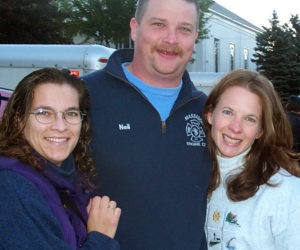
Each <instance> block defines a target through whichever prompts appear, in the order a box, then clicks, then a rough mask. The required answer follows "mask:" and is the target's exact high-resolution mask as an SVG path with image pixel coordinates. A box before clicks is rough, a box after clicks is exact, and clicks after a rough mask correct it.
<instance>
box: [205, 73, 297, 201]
mask: <svg viewBox="0 0 300 250" xmlns="http://www.w3.org/2000/svg"><path fill="white" fill-rule="evenodd" d="M232 86H240V87H244V88H246V89H248V90H249V91H251V92H252V93H254V94H256V95H257V96H258V97H259V98H260V100H261V104H262V110H263V112H262V131H263V134H262V136H261V137H260V138H259V139H257V140H255V142H254V143H253V145H252V147H251V150H250V151H249V153H248V154H247V155H246V156H245V165H244V168H243V170H242V171H241V172H240V173H238V174H235V175H232V176H229V177H228V178H227V180H226V184H227V195H228V197H229V198H230V199H231V200H233V201H242V200H246V199H248V198H250V197H252V196H253V195H254V194H255V193H256V192H257V191H258V189H259V186H260V185H263V184H267V185H271V184H269V183H268V181H269V179H270V177H271V176H273V175H274V174H275V173H277V172H278V171H279V169H280V167H282V168H284V169H286V170H287V171H288V172H289V173H291V174H292V175H295V176H298V177H300V170H299V166H298V163H297V158H298V157H297V155H296V154H295V153H293V152H292V143H293V139H292V138H293V136H292V131H291V128H290V124H289V122H288V120H287V117H286V114H285V112H284V108H283V106H282V103H281V101H280V98H279V96H278V95H277V93H276V91H275V90H274V88H273V86H272V84H271V83H270V82H269V80H268V79H267V78H266V77H264V76H263V75H261V74H258V73H256V72H253V71H250V70H234V71H232V72H230V73H228V74H227V75H225V76H224V77H223V78H222V79H221V80H220V81H219V82H218V83H217V84H216V86H215V87H214V88H213V90H212V91H211V93H210V94H209V96H208V98H207V100H206V102H205V107H204V117H203V118H204V128H205V131H206V135H207V142H208V147H209V151H210V153H211V155H212V158H213V172H212V179H211V182H210V185H209V189H208V195H211V193H212V191H213V190H215V189H216V188H217V187H218V185H219V184H220V172H219V167H218V162H217V158H216V153H217V152H216V151H217V146H216V144H215V142H214V141H213V139H212V136H211V125H210V124H209V123H208V120H207V114H208V113H209V112H213V110H214V109H215V107H216V106H217V104H218V102H219V100H220V97H221V95H222V94H223V93H224V92H225V90H226V89H228V88H230V87H232ZM271 186H274V185H271Z"/></svg>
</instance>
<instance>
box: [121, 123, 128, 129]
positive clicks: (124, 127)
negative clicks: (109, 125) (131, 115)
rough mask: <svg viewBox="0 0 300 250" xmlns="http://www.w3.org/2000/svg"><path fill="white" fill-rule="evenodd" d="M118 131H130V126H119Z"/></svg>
mask: <svg viewBox="0 0 300 250" xmlns="http://www.w3.org/2000/svg"><path fill="white" fill-rule="evenodd" d="M119 130H130V124H129V123H127V124H125V125H124V124H119Z"/></svg>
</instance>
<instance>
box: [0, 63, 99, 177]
mask: <svg viewBox="0 0 300 250" xmlns="http://www.w3.org/2000/svg"><path fill="white" fill-rule="evenodd" d="M46 83H51V84H58V85H62V84H67V85H69V86H71V87H72V88H74V89H76V91H77V93H78V95H79V109H80V111H82V112H83V113H85V114H86V115H85V116H84V119H83V121H82V126H81V132H80V137H79V140H78V143H77V145H76V147H75V148H74V150H73V156H74V159H75V164H76V167H77V169H78V170H79V171H80V172H82V173H83V174H84V175H85V176H87V177H88V178H89V179H90V178H91V177H92V175H93V173H94V169H95V167H94V163H93V161H92V159H91V158H90V157H89V155H88V146H89V143H90V140H91V129H90V119H89V116H88V111H89V108H90V101H89V96H88V90H87V88H86V85H85V83H84V82H83V80H81V79H80V78H78V77H75V76H72V75H70V74H69V73H68V72H66V71H60V70H58V69H54V68H44V69H40V70H37V71H34V72H32V73H30V74H29V75H27V76H26V77H25V78H24V79H22V80H21V82H20V83H19V84H18V85H17V87H16V88H15V90H14V92H13V94H12V95H11V97H10V98H9V100H8V103H7V106H6V108H5V110H4V113H3V117H2V122H1V124H0V154H1V155H3V156H6V157H11V158H17V159H19V160H20V161H21V162H24V163H27V164H29V165H30V166H31V167H33V168H34V169H36V170H39V171H40V170H41V169H42V167H41V160H40V159H39V158H38V157H37V156H36V154H35V151H34V149H33V148H32V147H31V146H30V145H29V144H28V142H27V141H26V139H25V137H24V135H23V131H24V127H25V125H26V122H27V120H28V117H29V112H30V111H31V106H32V101H33V98H34V90H35V88H36V87H37V86H38V85H41V84H46Z"/></svg>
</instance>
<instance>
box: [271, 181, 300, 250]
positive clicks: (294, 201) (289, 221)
mask: <svg viewBox="0 0 300 250" xmlns="http://www.w3.org/2000/svg"><path fill="white" fill-rule="evenodd" d="M288 182H289V183H288V185H287V186H288V187H287V188H286V189H285V192H284V193H282V196H284V197H285V199H283V202H280V203H282V204H281V209H280V210H281V211H278V212H279V213H281V216H278V217H277V223H276V224H277V225H278V228H280V229H281V232H280V233H279V234H278V235H275V245H276V247H275V249H276V250H289V249H298V248H299V246H300V237H299V235H300V220H299V218H300V179H299V178H297V177H291V178H290V179H289V181H288Z"/></svg>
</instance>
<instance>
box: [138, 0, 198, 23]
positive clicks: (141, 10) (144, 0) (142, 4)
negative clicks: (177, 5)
mask: <svg viewBox="0 0 300 250" xmlns="http://www.w3.org/2000/svg"><path fill="white" fill-rule="evenodd" d="M162 1H163V0H162ZM182 1H185V2H188V3H191V4H194V5H195V8H196V11H197V28H198V22H199V16H200V6H199V3H198V0H182ZM148 3H149V0H139V1H138V2H137V6H136V11H135V19H136V20H137V22H138V24H140V23H141V21H142V19H143V16H144V14H145V12H146V8H147V5H148Z"/></svg>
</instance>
